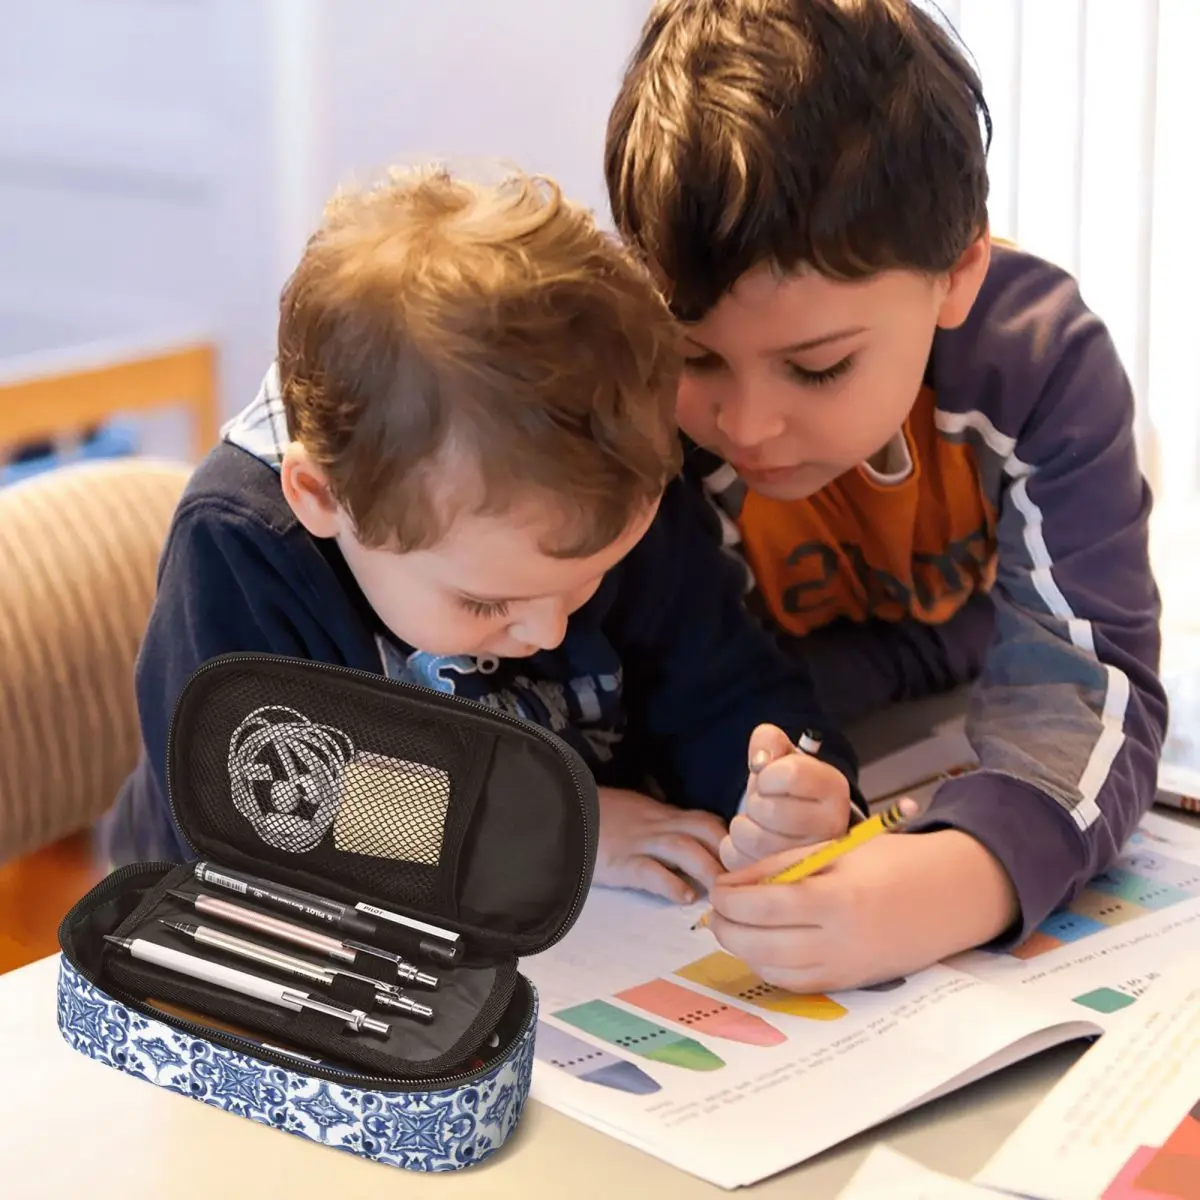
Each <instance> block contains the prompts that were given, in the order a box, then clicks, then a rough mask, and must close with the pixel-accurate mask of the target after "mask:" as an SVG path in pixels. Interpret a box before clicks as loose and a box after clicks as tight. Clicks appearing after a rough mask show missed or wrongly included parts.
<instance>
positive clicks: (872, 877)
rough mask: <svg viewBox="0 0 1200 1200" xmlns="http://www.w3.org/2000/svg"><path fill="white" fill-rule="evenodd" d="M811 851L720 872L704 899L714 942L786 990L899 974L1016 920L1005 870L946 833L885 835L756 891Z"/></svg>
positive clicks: (822, 988) (975, 846) (958, 835)
mask: <svg viewBox="0 0 1200 1200" xmlns="http://www.w3.org/2000/svg"><path fill="white" fill-rule="evenodd" d="M813 849H815V847H809V848H808V849H806V850H804V851H803V852H797V851H795V850H793V851H789V852H785V853H783V854H779V855H774V856H773V857H771V858H769V859H766V860H764V861H762V862H758V863H755V864H754V865H753V866H751V867H748V868H746V869H744V870H741V871H736V872H733V873H731V874H728V875H723V876H721V878H720V879H718V880H717V882H716V884H715V886H714V887H713V889H712V892H711V893H710V899H711V901H712V905H713V915H712V917H711V919H710V923H709V928H710V929H711V930H712V931H713V933H714V934H715V935H716V938H717V940H718V941H719V942H720V943H721V945H722V946H723V947H724V948H725V949H726V950H728V951H729V953H730V954H733V955H736V956H737V957H738V958H740V959H742V960H743V961H744V962H746V963H747V964H748V965H749V966H751V967H752V968H753V969H754V970H755V971H756V972H757V973H758V974H759V975H760V976H761V977H762V978H763V979H765V980H766V981H767V982H768V983H773V984H776V985H777V986H778V987H783V988H787V989H789V990H790V991H795V992H826V991H837V990H839V989H842V988H854V987H863V986H865V985H867V984H871V983H881V982H883V981H885V980H888V979H895V978H897V977H898V976H902V975H908V974H911V973H913V972H915V971H919V970H922V969H924V968H925V967H929V966H932V965H933V964H934V963H936V962H940V961H941V960H942V959H944V958H947V957H948V956H949V955H951V954H956V953H958V952H960V951H963V950H970V949H972V948H974V947H976V946H980V945H983V944H984V943H986V942H989V941H991V940H992V939H993V938H996V937H999V936H1000V934H1002V933H1003V932H1004V931H1005V930H1006V929H1008V928H1009V927H1010V926H1011V925H1012V923H1013V921H1015V920H1016V919H1017V916H1018V915H1019V912H1018V906H1017V899H1016V893H1015V891H1014V890H1013V886H1012V883H1011V882H1010V880H1009V877H1008V874H1007V873H1006V872H1005V870H1004V868H1003V867H1001V866H1000V863H999V862H998V861H997V860H996V859H995V858H993V857H992V855H991V853H990V852H989V851H988V850H987V849H985V848H984V846H983V845H982V843H980V842H977V841H976V840H975V839H974V838H972V837H970V836H969V835H968V834H965V833H962V832H960V831H959V830H956V829H944V830H937V831H935V832H932V833H914V834H904V833H889V834H885V835H884V836H882V837H876V838H873V839H872V840H871V841H869V842H865V843H864V844H863V845H862V846H860V847H858V848H857V849H855V850H851V851H850V852H849V853H848V854H845V855H843V856H842V857H841V858H839V859H837V860H836V861H835V862H833V863H831V864H830V865H829V866H828V867H827V868H826V869H825V870H823V871H818V872H817V873H816V874H815V875H812V876H810V877H809V878H807V879H803V880H800V881H799V882H797V883H777V884H757V881H758V880H759V879H762V878H763V877H764V876H767V875H771V874H774V873H775V872H776V871H779V870H782V869H783V868H784V867H785V866H788V865H790V864H791V863H793V862H796V861H798V860H799V859H801V858H804V857H805V855H807V854H810V853H812V850H813Z"/></svg>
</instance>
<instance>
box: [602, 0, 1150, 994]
mask: <svg viewBox="0 0 1200 1200" xmlns="http://www.w3.org/2000/svg"><path fill="white" fill-rule="evenodd" d="M981 117H982V124H983V126H984V127H985V128H986V130H987V133H988V135H989V136H990V118H989V117H988V115H987V109H986V105H985V103H984V99H983V96H982V93H981V88H980V84H979V80H978V78H977V76H976V74H975V72H974V70H973V69H972V68H971V66H970V65H969V63H968V62H967V60H966V58H965V57H964V55H963V53H962V51H961V49H960V47H959V46H958V44H957V43H956V42H955V40H954V39H953V37H952V36H951V35H950V34H949V33H948V32H947V31H946V29H945V28H944V27H943V26H942V25H941V24H940V23H939V22H938V21H937V20H936V19H935V18H934V17H933V16H931V15H930V13H929V12H928V11H927V10H926V9H923V8H922V7H920V6H918V5H917V4H914V3H909V2H907V0H853V2H851V0H662V2H660V3H659V4H657V5H656V6H655V8H654V10H653V11H652V13H651V15H650V16H649V18H648V20H647V23H646V26H645V28H644V30H643V34H642V38H641V41H640V44H639V46H638V48H637V50H636V51H635V54H634V56H633V59H632V61H631V63H630V65H629V68H628V71H627V73H626V77H625V80H624V82H623V85H622V88H621V92H620V95H619V97H618V100H617V102H616V105H615V106H614V109H613V113H612V116H611V118H610V124H609V133H608V146H607V155H606V169H607V177H608V185H609V191H610V197H611V201H612V206H613V211H614V215H615V218H616V221H617V224H618V226H619V227H620V228H621V229H622V231H623V232H624V233H625V234H626V235H627V236H628V237H629V238H630V239H631V240H632V241H633V242H634V244H635V245H637V246H638V247H639V248H640V249H641V251H642V252H643V253H644V254H645V256H646V258H647V259H648V261H649V264H650V266H651V268H652V269H653V271H654V272H655V274H656V276H657V278H658V279H659V282H660V284H661V285H662V286H663V287H664V289H665V292H666V294H667V296H668V299H669V300H670V302H671V304H672V307H673V308H674V310H675V312H676V314H677V315H678V316H679V317H680V318H681V319H682V320H683V321H684V323H685V334H686V337H685V341H684V347H685V354H686V355H687V357H688V361H687V364H686V368H685V374H684V379H683V382H682V384H681V387H680V392H679V401H678V415H679V419H680V424H681V426H682V427H683V429H684V430H685V431H686V432H687V433H688V434H689V435H690V437H691V438H692V439H694V441H695V443H697V444H698V445H697V446H696V447H695V448H694V453H692V454H691V456H690V461H689V471H690V473H691V475H692V477H693V478H694V479H695V480H696V481H697V482H698V483H699V484H700V485H702V486H703V487H704V489H705V490H706V491H707V492H708V493H709V494H710V496H711V497H712V498H713V500H714V501H715V502H716V504H717V505H718V506H719V507H720V509H721V510H722V511H723V513H724V516H725V518H726V520H727V523H728V525H729V528H730V540H733V538H734V534H735V533H736V540H738V541H740V547H741V550H742V552H743V553H744V556H745V560H746V562H747V563H748V565H749V567H750V569H751V571H752V573H753V577H754V581H755V583H756V585H757V590H756V594H755V598H756V601H757V602H758V603H759V604H760V605H761V608H762V610H763V612H764V613H765V615H766V616H767V617H768V618H769V619H770V620H771V621H772V622H773V624H774V625H775V627H776V628H777V629H778V631H779V632H780V633H781V635H782V636H783V638H784V639H785V641H787V643H788V644H789V645H790V647H791V648H792V649H793V651H794V652H795V653H796V654H798V655H800V656H801V657H802V658H803V659H805V660H806V661H807V662H808V664H809V666H810V668H811V670H812V672H813V675H814V678H815V680H816V682H817V687H818V691H819V693H821V694H822V695H823V696H824V699H825V702H826V707H827V708H828V709H830V710H831V711H833V712H836V713H839V714H840V715H841V716H842V717H843V718H848V717H851V716H856V715H860V714H861V713H863V712H865V711H867V710H869V709H872V708H878V707H882V706H883V705H884V704H886V703H888V702H890V701H893V700H898V699H903V698H907V697H911V696H915V695H920V694H925V693H929V692H934V691H938V690H942V689H945V688H947V687H951V686H953V685H954V684H956V683H958V682H962V681H965V680H968V679H971V678H974V677H975V676H977V675H978V676H979V678H978V682H977V683H976V686H975V687H974V689H973V693H972V697H971V701H970V708H969V712H968V733H969V735H970V738H971V741H972V743H973V745H974V748H975V750H976V752H977V753H978V755H979V758H980V760H981V763H982V769H981V770H980V771H979V772H978V773H975V774H972V775H970V776H965V777H960V778H956V779H952V780H949V781H947V782H945V783H943V784H942V785H941V787H940V788H939V789H938V791H937V793H936V795H935V797H934V799H933V801H932V804H931V806H930V808H929V810H928V812H927V813H926V814H925V815H924V816H923V817H922V819H921V820H920V821H919V822H918V823H917V824H916V825H915V826H914V827H913V830H914V832H913V835H908V834H903V835H898V836H889V837H886V838H880V839H877V840H876V841H874V842H873V843H870V844H868V845H867V846H864V847H863V848H862V849H861V850H859V851H857V852H856V853H854V854H851V855H848V856H846V857H845V858H843V859H842V860H841V861H840V862H839V863H838V864H837V865H836V866H835V867H833V869H831V870H829V871H827V872H824V873H821V874H819V875H817V876H815V877H813V878H812V879H810V880H808V881H806V882H804V883H801V884H799V885H797V886H793V887H787V888H782V887H761V886H747V885H748V884H749V885H752V884H753V882H754V880H756V879H758V878H760V877H761V876H762V875H763V874H764V873H765V872H767V871H770V870H774V869H778V867H779V866H780V865H781V864H782V862H783V861H790V860H792V859H794V858H796V857H798V854H797V852H796V850H795V849H791V850H788V849H787V847H795V846H796V845H797V844H803V843H805V842H811V841H812V840H814V837H815V836H817V833H816V832H815V831H814V826H813V822H814V821H815V820H817V819H818V817H819V814H820V812H821V807H822V806H821V805H820V803H809V804H804V803H802V802H799V801H795V800H793V801H791V802H780V803H776V804H774V805H772V806H771V807H769V808H768V807H767V806H765V805H764V804H763V803H762V802H761V797H759V799H758V801H757V802H751V803H748V805H747V807H746V811H745V812H744V813H743V814H742V815H741V816H739V817H737V818H736V819H735V821H734V822H733V824H732V826H731V829H730V835H729V837H728V838H727V839H726V841H725V842H724V843H723V846H722V859H723V862H724V863H725V865H726V866H727V867H731V868H740V869H739V870H738V871H737V872H736V873H734V874H732V875H729V876H726V877H725V878H724V879H723V880H722V881H721V882H720V883H719V884H718V886H717V889H716V892H715V895H714V903H715V908H716V917H715V919H714V921H713V926H712V927H713V929H714V931H715V932H716V934H717V937H718V938H719V939H720V940H721V941H722V943H723V944H724V945H725V946H726V947H727V948H728V949H729V950H731V951H732V952H734V953H736V954H739V955H741V956H742V957H743V958H745V959H747V960H748V961H749V962H751V963H753V964H754V965H755V966H756V967H758V968H759V970H760V971H761V973H762V974H763V975H764V977H766V978H767V979H769V980H771V981H773V982H776V983H780V984H783V985H785V986H789V987H794V988H797V989H799V990H807V989H824V988H829V987H838V986H848V985H854V984H859V983H864V982H867V981H869V980H872V979H882V978H886V977H889V976H892V975H897V974H903V973H905V972H907V971H911V970H913V969H916V968H919V967H922V966H925V965H927V964H929V963H932V962H934V961H936V960H938V959H941V958H943V957H945V956H946V955H948V954H951V953H954V952H956V951H961V950H965V949H968V948H970V947H973V946H976V945H980V944H983V943H989V942H996V941H997V940H999V942H1000V944H1012V943H1014V942H1017V941H1019V940H1021V939H1023V938H1024V937H1026V936H1027V935H1028V934H1029V933H1030V932H1031V930H1032V929H1033V928H1034V927H1035V926H1036V925H1037V924H1038V923H1039V922H1040V921H1041V920H1042V919H1043V918H1044V917H1046V915H1047V914H1048V913H1049V912H1050V911H1051V910H1052V909H1053V908H1055V907H1056V906H1058V905H1060V904H1062V903H1063V902H1065V901H1067V900H1068V899H1070V897H1071V896H1072V895H1073V894H1074V892H1075V891H1077V890H1078V889H1079V888H1080V887H1081V886H1082V884H1083V883H1084V882H1085V881H1086V880H1087V879H1088V878H1089V877H1090V876H1091V875H1093V874H1094V873H1095V872H1097V871H1098V870H1101V869H1102V868H1104V867H1105V866H1106V865H1108V864H1109V863H1110V862H1111V861H1112V859H1113V857H1114V856H1115V854H1116V852H1117V850H1118V849H1119V848H1120V846H1121V845H1122V844H1123V843H1124V842H1125V840H1126V839H1127V838H1128V836H1129V834H1130V833H1131V831H1132V830H1133V828H1134V826H1135V825H1136V823H1137V821H1138V819H1139V818H1140V817H1141V815H1142V814H1143V813H1144V812H1145V811H1146V810H1147V809H1148V808H1149V806H1150V804H1151V802H1152V798H1153V794H1154V784H1155V775H1156V761H1157V758H1158V753H1159V748H1160V744H1161V739H1162V735H1163V728H1164V724H1165V718H1166V703H1165V699H1164V695H1163V691H1162V688H1161V686H1160V684H1159V681H1158V679H1157V678H1156V672H1157V664H1158V655H1159V632H1158V616H1159V598H1158V592H1157V589H1156V586H1155V582H1154V579H1153V576H1152V573H1151V570H1150V565H1149V561H1148V552H1147V518H1148V515H1149V510H1150V494H1149V490H1148V488H1147V485H1146V483H1145V481H1144V480H1143V478H1142V475H1141V473H1140V471H1139V468H1138V463H1137V457H1136V447H1135V443H1134V438H1133V429H1132V423H1133V415H1134V402H1133V397H1132V395H1131V392H1130V387H1129V383H1128V380H1127V378H1126V375H1125V372H1124V370H1123V369H1122V366H1121V363H1120V362H1119V360H1118V356H1117V354H1116V351H1115V349H1114V347H1113V344H1112V342H1111V340H1110V338H1109V336H1108V334H1107V332H1106V330H1105V328H1104V326H1103V324H1102V323H1101V322H1100V321H1099V320H1098V319H1097V318H1096V316H1095V315H1093V314H1092V313H1091V312H1090V311H1089V310H1088V309H1087V307H1086V306H1085V305H1084V303H1083V301H1082V299H1081V298H1080V295H1079V291H1078V289H1077V287H1076V284H1075V282H1074V281H1073V280H1072V279H1071V278H1070V277H1069V276H1068V275H1067V274H1065V273H1064V272H1063V271H1061V270H1059V269H1058V268H1056V267H1054V266H1052V265H1050V264H1049V263H1047V262H1044V261H1042V260H1040V259H1038V258H1035V257H1033V256H1031V255H1029V254H1025V253H1022V252H1020V251H1019V250H1017V249H1015V248H1012V247H1008V246H1001V245H999V244H993V243H992V240H991V238H990V236H989V231H988V217H987V208H986V202H987V193H988V179H987V168H986V142H985V136H984V133H983V131H982V130H981ZM778 751H779V754H780V756H781V757H780V758H779V760H778V761H777V762H775V763H772V764H771V766H770V767H769V768H768V771H773V772H775V773H776V774H777V775H779V776H780V777H781V778H782V777H783V776H784V775H785V774H788V775H790V776H791V777H792V783H793V785H795V784H796V782H797V780H798V779H799V777H800V775H801V774H803V776H804V780H803V782H804V783H805V784H806V785H807V784H811V785H813V786H814V787H815V786H816V785H817V784H819V780H820V777H821V774H822V772H823V770H824V768H823V767H821V766H820V765H819V764H816V765H814V764H811V763H807V762H804V761H802V760H801V758H800V756H797V755H793V754H788V753H787V748H786V747H785V746H783V745H782V744H781V745H780V746H779V747H778ZM765 779H766V774H764V775H762V776H760V791H766V790H768V789H766V788H765V787H764V786H763V784H762V781H763V780H765ZM792 790H793V791H795V790H796V788H795V786H793V789H792ZM800 794H803V792H801V793H800ZM779 855H782V858H781V857H779ZM748 864H755V865H748Z"/></svg>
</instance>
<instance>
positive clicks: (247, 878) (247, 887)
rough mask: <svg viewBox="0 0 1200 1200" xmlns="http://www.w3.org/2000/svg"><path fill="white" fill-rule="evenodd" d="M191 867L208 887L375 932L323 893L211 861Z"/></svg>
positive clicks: (344, 926) (351, 929) (352, 930)
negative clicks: (262, 877) (306, 890)
mask: <svg viewBox="0 0 1200 1200" xmlns="http://www.w3.org/2000/svg"><path fill="white" fill-rule="evenodd" d="M194 871H195V874H196V879H197V880H198V881H199V882H200V883H207V884H208V885H209V886H210V887H215V888H222V889H223V890H224V891H227V892H236V893H237V894H238V895H239V896H245V897H247V898H248V899H250V900H257V901H258V902H259V903H260V904H266V905H268V906H269V907H271V908H278V909H282V910H283V911H284V912H290V913H296V914H298V915H300V916H305V917H311V918H313V920H315V921H320V922H321V923H322V924H323V925H328V926H330V928H332V929H340V930H342V931H343V932H345V933H353V934H357V935H358V936H359V937H371V936H373V935H374V933H375V925H374V923H373V922H371V921H367V920H365V919H364V918H363V917H361V916H359V915H358V913H356V912H355V911H354V910H353V909H352V908H348V907H347V906H346V905H345V904H339V903H338V902H337V901H336V900H327V899H326V898H325V897H324V896H316V895H313V893H312V892H302V891H300V890H299V889H297V888H290V887H288V886H287V885H286V884H282V883H272V882H271V881H270V880H269V879H259V878H258V877H257V876H254V875H247V874H245V873H244V872H242V871H234V870H231V869H230V868H229V867H218V866H214V865H213V864H212V863H210V862H203V861H201V862H198V863H197V864H196V866H195V868H194Z"/></svg>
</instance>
